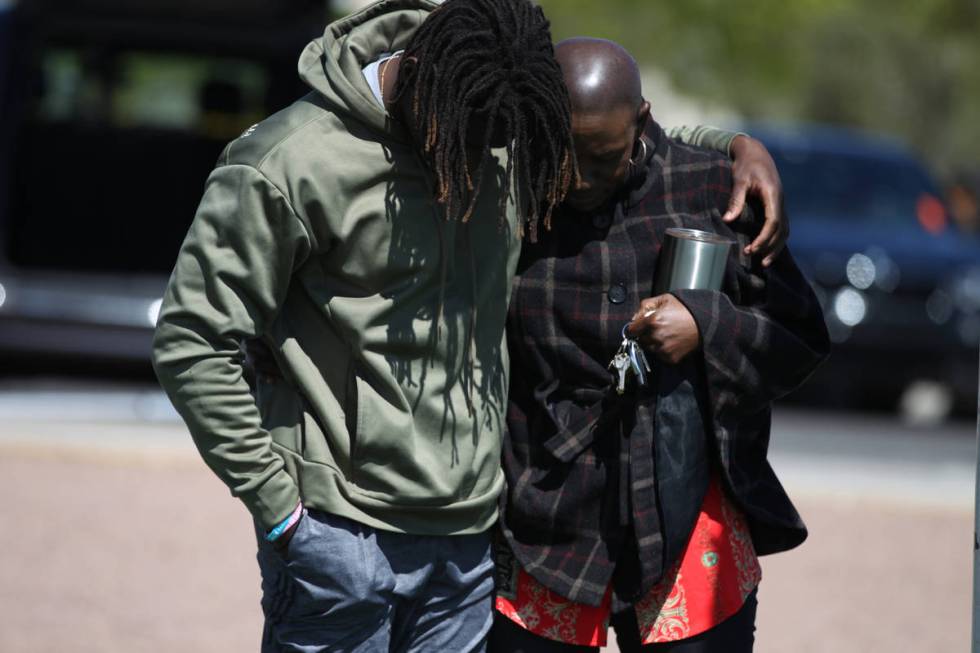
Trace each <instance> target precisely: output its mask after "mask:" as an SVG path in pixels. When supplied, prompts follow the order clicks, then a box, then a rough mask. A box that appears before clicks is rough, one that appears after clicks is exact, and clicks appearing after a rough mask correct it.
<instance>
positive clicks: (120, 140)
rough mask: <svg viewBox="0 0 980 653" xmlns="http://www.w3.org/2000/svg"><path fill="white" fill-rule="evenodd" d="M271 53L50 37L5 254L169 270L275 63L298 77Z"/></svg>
mask: <svg viewBox="0 0 980 653" xmlns="http://www.w3.org/2000/svg"><path fill="white" fill-rule="evenodd" d="M276 65H278V64H275V65H273V64H272V63H269V62H266V61H263V60H254V61H253V60H247V59H234V58H221V57H214V56H210V55H207V54H193V53H170V52H150V51H145V50H136V49H133V50H123V49H116V50H112V49H107V48H97V47H91V48H83V47H49V48H48V49H47V50H46V51H44V52H43V53H42V55H41V56H40V58H39V59H38V60H37V61H36V62H35V68H34V70H33V71H32V76H31V84H30V87H31V88H33V89H34V90H33V94H32V95H33V98H32V101H31V102H29V103H28V106H27V107H26V115H23V117H22V121H21V123H20V125H19V126H18V129H17V130H16V137H15V140H16V142H15V145H14V147H15V149H14V162H15V165H14V166H13V170H12V175H13V183H12V184H11V201H10V205H9V206H10V208H9V211H8V215H7V218H6V221H5V225H4V226H5V230H6V233H5V238H4V239H3V242H4V244H5V246H6V247H5V249H6V252H5V255H6V258H7V259H9V260H10V261H11V262H13V263H14V264H15V265H18V266H24V267H42V268H58V269H69V270H91V271H106V272H148V273H159V272H168V271H169V270H170V269H171V267H172V266H173V261H174V257H175V255H176V252H177V250H178V248H179V246H180V243H181V241H182V239H183V237H184V234H185V233H186V231H187V227H188V225H189V224H190V221H191V219H192V218H193V216H194V212H195V209H196V207H197V203H198V202H199V201H200V197H201V192H202V189H203V187H204V182H205V180H206V179H207V176H208V174H209V173H210V171H211V169H212V168H213V167H214V164H215V162H216V161H217V158H218V156H219V154H220V153H221V150H222V148H223V147H224V146H225V144H226V143H228V142H229V141H230V140H232V139H234V138H236V137H237V136H238V135H239V134H241V133H242V131H244V130H245V129H247V128H248V126H250V125H252V124H254V123H256V122H258V121H259V120H260V119H261V118H262V117H264V116H265V115H268V114H269V113H271V110H270V107H268V106H267V104H269V103H270V99H269V98H270V92H269V85H270V83H271V81H272V80H273V79H274V76H275V75H280V76H282V75H283V74H291V75H292V77H293V78H295V72H294V71H293V70H288V71H285V70H279V69H278V68H276ZM294 98H295V96H294ZM294 98H293V99H294ZM276 101H277V102H278V100H276ZM276 108H278V107H276Z"/></svg>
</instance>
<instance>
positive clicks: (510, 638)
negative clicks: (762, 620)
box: [487, 592, 757, 653]
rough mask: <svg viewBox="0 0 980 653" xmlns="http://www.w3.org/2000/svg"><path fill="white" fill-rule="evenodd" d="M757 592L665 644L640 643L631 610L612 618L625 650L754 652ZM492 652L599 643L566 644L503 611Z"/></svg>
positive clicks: (575, 652) (581, 652) (535, 652)
mask: <svg viewBox="0 0 980 653" xmlns="http://www.w3.org/2000/svg"><path fill="white" fill-rule="evenodd" d="M756 606H757V601H756V596H755V592H752V594H750V595H749V596H748V598H746V599H745V605H743V606H742V609H741V610H739V611H738V612H736V613H735V614H734V615H732V616H731V617H729V618H728V619H726V620H725V621H723V622H721V623H720V624H718V625H717V626H715V627H714V628H712V629H711V630H708V631H706V632H703V633H701V634H700V635H695V636H694V637H689V638H687V639H682V640H679V641H676V642H665V643H663V644H647V645H645V646H644V645H642V644H640V635H639V627H638V625H637V623H636V613H635V612H634V611H633V610H627V611H626V612H622V613H619V614H614V615H613V616H612V619H611V622H612V623H611V625H612V627H613V630H615V631H616V643H617V644H618V645H619V650H620V651H621V652H622V653H634V651H635V652H637V653H645V652H647V651H650V652H652V653H657V652H659V651H669V652H670V653H751V652H752V645H753V644H754V643H755V609H756ZM487 650H488V653H597V652H598V651H599V647H597V646H577V645H574V644H562V643H561V642H556V641H553V640H550V639H545V638H544V637H539V636H538V635H535V634H533V633H530V632H528V631H526V630H524V629H523V628H521V627H520V626H518V625H517V624H515V623H514V622H512V621H511V620H510V619H508V618H507V617H504V616H502V615H501V614H500V613H496V614H495V615H494V622H493V628H492V629H491V631H490V644H489V646H488V648H487Z"/></svg>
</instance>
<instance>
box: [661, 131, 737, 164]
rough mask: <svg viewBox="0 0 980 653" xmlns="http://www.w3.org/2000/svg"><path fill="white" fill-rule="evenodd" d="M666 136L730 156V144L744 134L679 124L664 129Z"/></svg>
mask: <svg viewBox="0 0 980 653" xmlns="http://www.w3.org/2000/svg"><path fill="white" fill-rule="evenodd" d="M665 132H666V134H667V138H670V139H673V140H675V141H680V142H681V143H684V144H685V145H693V146H695V147H703V148H705V149H708V150H715V151H716V152H721V153H722V154H724V155H725V156H727V157H728V158H731V157H732V152H731V146H732V141H734V140H735V137H736V136H744V135H746V134H744V133H743V132H731V131H727V130H725V129H718V128H717V127H705V126H697V127H688V126H686V125H679V126H677V127H671V128H670V129H667V130H665Z"/></svg>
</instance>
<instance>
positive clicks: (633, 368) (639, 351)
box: [609, 323, 651, 395]
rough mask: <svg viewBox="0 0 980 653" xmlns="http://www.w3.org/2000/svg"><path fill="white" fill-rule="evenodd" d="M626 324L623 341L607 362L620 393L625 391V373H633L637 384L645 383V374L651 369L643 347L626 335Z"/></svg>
mask: <svg viewBox="0 0 980 653" xmlns="http://www.w3.org/2000/svg"><path fill="white" fill-rule="evenodd" d="M628 326H629V324H628V323H627V324H626V325H625V326H624V327H623V342H622V344H621V345H619V350H618V351H617V352H616V355H615V356H613V359H612V361H611V362H610V363H609V369H610V370H612V371H613V374H614V375H615V376H616V394H620V395H621V394H623V393H625V392H626V377H627V375H629V374H630V373H632V374H634V375H635V376H636V382H637V383H638V384H640V385H646V383H647V374H649V373H650V371H651V370H650V363H649V362H648V361H647V357H646V354H645V353H644V352H643V347H641V346H640V345H639V343H637V342H636V341H635V340H633V339H632V338H630V337H629V336H627V335H626V327H628Z"/></svg>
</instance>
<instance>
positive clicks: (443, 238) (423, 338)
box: [153, 0, 520, 534]
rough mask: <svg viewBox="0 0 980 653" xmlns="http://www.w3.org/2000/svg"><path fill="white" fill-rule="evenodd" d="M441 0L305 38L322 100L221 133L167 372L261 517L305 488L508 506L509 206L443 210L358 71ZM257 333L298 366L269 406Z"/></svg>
mask: <svg viewBox="0 0 980 653" xmlns="http://www.w3.org/2000/svg"><path fill="white" fill-rule="evenodd" d="M435 6H436V4H435V3H433V2H428V1H426V0H385V1H383V2H380V3H377V4H374V5H371V6H369V7H368V8H366V9H365V10H363V11H361V12H360V13H357V14H355V15H352V16H350V17H348V18H345V19H344V20H341V21H339V22H336V23H333V24H332V25H330V26H329V27H328V28H327V30H326V33H325V35H324V36H323V38H322V39H317V40H316V41H314V42H312V43H310V45H309V46H307V48H306V50H305V51H304V52H303V54H302V57H301V58H300V62H299V71H300V75H301V76H302V78H303V79H304V80H305V81H306V82H307V83H308V84H309V85H310V87H312V89H313V91H312V92H311V93H310V94H309V95H307V96H306V97H304V98H303V99H301V100H300V101H298V102H296V103H295V104H293V105H292V106H290V107H288V108H286V109H284V110H283V111H281V112H279V113H277V114H275V115H273V116H272V117H270V118H268V119H267V120H264V121H263V122H261V123H259V124H258V125H255V126H254V127H252V128H250V129H248V130H247V131H246V132H245V133H244V134H243V135H242V136H241V137H239V138H238V139H237V140H235V141H233V142H232V143H231V144H229V145H228V147H227V148H226V149H225V151H224V153H223V154H222V156H221V158H220V160H219V163H218V166H217V167H216V169H215V170H214V172H212V174H211V176H210V177H209V179H208V181H207V186H206V189H205V192H204V197H203V199H202V200H201V204H200V207H199V208H198V212H197V215H196V216H195V218H194V222H193V224H192V225H191V228H190V232H189V233H188V235H187V239H186V240H185V241H184V244H183V246H182V248H181V250H180V254H179V256H178V259H177V264H176V267H175V269H174V271H173V275H172V277H171V279H170V284H169V287H168V289H167V293H166V296H165V298H164V302H163V308H162V310H161V313H160V319H159V323H158V325H157V330H156V336H155V339H154V344H153V361H154V367H155V369H156V372H157V375H158V377H159V379H160V382H161V384H162V385H163V387H164V388H165V389H166V391H167V393H168V394H169V395H170V398H171V400H172V401H173V403H174V405H175V406H176V407H177V410H178V411H179V412H180V414H181V415H182V416H183V418H184V420H185V421H186V423H187V425H188V427H189V429H190V432H191V434H192V435H193V437H194V441H195V443H196V444H197V446H198V449H199V450H200V452H201V455H202V456H203V457H204V459H205V461H206V462H207V463H208V465H209V466H210V467H211V468H212V469H213V470H214V471H215V472H216V473H217V474H218V476H220V477H221V479H222V480H223V481H224V482H225V483H227V485H228V486H229V487H230V488H231V491H232V493H233V494H234V495H236V496H238V497H240V498H241V500H242V501H243V502H244V503H245V505H246V506H247V507H248V509H249V510H250V511H251V512H252V514H253V515H254V517H255V518H256V520H257V521H258V522H259V524H261V525H262V526H263V527H266V528H270V527H271V526H272V525H274V524H275V523H277V522H278V521H280V520H281V519H283V518H284V517H285V516H286V515H288V514H289V512H290V511H291V510H292V509H293V508H294V507H295V505H296V503H297V501H298V500H299V499H300V498H302V500H303V502H304V503H305V504H306V505H307V506H309V507H314V508H318V509H321V510H325V511H328V512H331V513H334V514H338V515H342V516H344V517H348V518H351V519H354V520H357V521H359V522H362V523H365V524H368V525H371V526H374V527H378V528H383V529H388V530H395V531H404V532H411V533H419V534H462V533H474V532H479V531H483V530H485V529H486V528H488V527H489V526H490V525H491V524H492V523H493V521H494V519H495V518H496V500H497V495H498V494H499V492H500V490H501V487H502V483H503V476H502V473H501V471H500V463H499V461H500V441H501V436H502V430H503V425H504V417H505V415H504V412H505V408H506V391H507V382H508V379H507V373H508V361H507V353H506V347H505V344H504V337H503V335H504V319H505V314H506V310H507V302H508V298H509V294H510V280H511V277H512V275H513V273H514V269H515V266H516V263H517V255H518V253H519V247H520V242H519V239H518V236H517V231H516V221H515V216H514V212H513V210H512V209H508V211H507V216H506V219H503V220H502V219H501V216H500V210H499V208H498V202H497V198H498V196H499V192H500V191H499V188H489V189H488V190H487V191H486V192H484V193H483V194H482V197H481V201H480V203H479V205H478V208H477V211H476V213H475V214H474V215H473V217H472V218H471V220H470V221H469V222H468V223H465V224H464V223H459V222H457V221H447V220H445V219H444V217H443V215H442V213H441V212H440V210H439V208H438V206H437V205H436V204H435V202H434V201H433V199H432V197H433V193H432V191H431V189H432V187H433V186H432V181H431V179H429V178H428V176H427V173H426V170H425V168H424V167H423V165H422V164H421V162H420V159H419V158H418V155H417V154H416V151H415V149H414V148H413V146H412V145H411V143H410V142H409V139H408V138H407V136H406V134H405V133H404V132H403V131H402V130H401V129H399V128H398V126H397V125H394V124H392V123H391V121H390V120H389V119H388V118H387V116H386V115H385V113H384V111H383V110H382V108H381V106H380V105H379V104H378V103H377V101H376V100H375V99H374V98H373V96H372V94H371V90H370V88H369V87H368V85H367V83H366V82H365V80H364V77H363V75H362V68H363V67H364V66H365V65H367V64H368V63H370V62H372V61H374V60H375V59H377V58H378V56H379V55H381V54H382V53H384V52H393V51H395V50H398V49H401V48H404V47H405V45H406V43H407V41H408V39H409V38H410V36H411V35H412V33H413V31H414V29H415V28H416V27H417V26H418V25H419V23H420V22H421V21H422V20H423V19H424V18H425V16H426V15H427V13H428V12H429V11H431V10H432V9H433V8H434V7H435ZM498 165H499V162H498ZM251 337H261V338H262V339H264V340H265V341H266V343H267V344H268V345H269V346H270V347H271V348H272V350H273V352H274V353H275V355H276V358H277V361H278V364H279V367H280V368H281V370H282V371H283V375H284V377H285V381H283V382H280V383H261V382H260V383H259V387H258V391H257V394H256V396H255V397H253V395H252V394H250V392H249V388H248V386H247V385H246V383H245V381H244V379H243V378H242V360H241V355H240V350H239V343H240V341H241V340H242V339H244V338H251Z"/></svg>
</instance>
